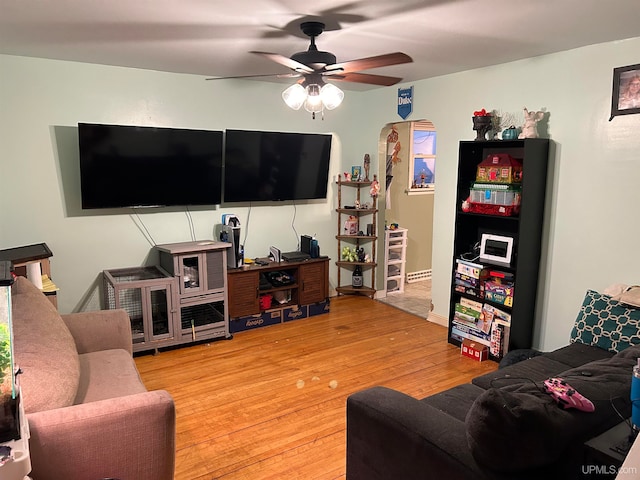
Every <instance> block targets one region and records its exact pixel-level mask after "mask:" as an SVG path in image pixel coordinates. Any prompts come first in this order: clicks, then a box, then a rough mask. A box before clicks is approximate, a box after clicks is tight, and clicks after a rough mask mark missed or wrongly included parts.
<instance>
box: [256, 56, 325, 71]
mask: <svg viewBox="0 0 640 480" xmlns="http://www.w3.org/2000/svg"><path fill="white" fill-rule="evenodd" d="M249 53H255V54H256V55H260V56H262V57H265V58H268V59H269V60H271V61H272V62H276V63H279V64H280V65H284V66H285V67H287V68H290V69H291V70H294V71H296V72H300V73H313V69H312V68H309V67H307V66H306V65H305V64H304V63H300V62H297V61H295V60H292V59H290V58H288V57H285V56H284V55H280V54H278V53H269V52H256V51H253V52H249Z"/></svg>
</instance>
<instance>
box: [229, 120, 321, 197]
mask: <svg viewBox="0 0 640 480" xmlns="http://www.w3.org/2000/svg"><path fill="white" fill-rule="evenodd" d="M330 160H331V135H330V134H318V133H285V132H261V131H254V130H226V132H225V160H224V201H225V202H253V201H283V200H313V199H322V198H326V197H327V183H328V180H329V162H330Z"/></svg>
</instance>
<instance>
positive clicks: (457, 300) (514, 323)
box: [449, 138, 550, 357]
mask: <svg viewBox="0 0 640 480" xmlns="http://www.w3.org/2000/svg"><path fill="white" fill-rule="evenodd" d="M549 144H550V141H549V140H548V139H539V138H535V139H534V138H532V139H523V140H490V141H464V142H460V150H459V159H458V180H457V199H456V211H455V233H454V245H453V254H454V256H453V263H452V264H453V269H452V282H451V283H452V285H451V304H450V310H449V311H450V314H449V342H450V343H453V344H456V345H460V343H461V341H462V340H463V339H464V338H469V337H480V338H481V339H482V340H483V341H484V343H485V344H488V345H489V346H490V347H491V342H492V341H493V334H494V333H495V331H494V330H493V327H494V326H495V325H497V323H496V322H495V321H494V322H493V324H492V325H486V324H483V325H482V326H483V328H484V332H483V334H480V333H479V331H480V330H481V329H480V328H479V327H478V325H476V327H477V328H475V329H474V322H473V319H472V318H471V319H469V318H467V317H461V316H460V313H461V311H463V310H464V308H462V306H464V305H463V304H466V305H471V306H473V305H477V304H481V305H483V306H484V305H487V306H488V307H493V308H497V309H498V310H500V311H502V312H505V313H506V314H507V315H509V316H510V325H509V326H508V327H507V326H506V325H504V324H503V325H502V326H503V327H506V328H505V330H504V336H502V341H503V343H504V344H503V345H502V347H501V348H500V353H499V354H497V355H496V354H494V355H493V356H494V357H500V356H502V355H503V354H504V353H506V352H507V351H508V350H512V349H517V348H531V346H532V341H533V330H534V320H535V307H536V296H537V291H538V276H539V268H540V265H539V264H540V255H541V245H542V231H543V230H544V225H543V220H544V208H545V191H546V180H547V165H548V163H549ZM496 154H500V155H505V154H508V155H510V156H511V157H512V158H515V159H517V160H519V161H520V162H521V163H522V182H521V188H520V192H519V195H520V205H519V211H515V210H514V212H513V214H511V215H498V214H489V213H472V211H464V210H463V208H462V206H463V204H465V201H467V200H468V198H469V196H470V188H471V186H472V184H474V183H475V182H476V173H477V167H478V165H479V164H480V163H481V162H482V161H483V160H485V159H487V158H488V157H489V156H495V155H496ZM485 193H486V198H487V199H490V198H492V197H491V195H493V193H492V191H490V190H489V189H487V191H486V192H485ZM496 203H498V202H496ZM466 207H467V204H465V210H468V208H466ZM483 234H485V235H487V234H489V235H497V236H500V237H503V238H510V239H512V240H513V245H512V253H511V258H510V261H509V262H508V263H506V264H505V263H495V262H494V261H490V260H486V259H485V260H483V259H481V258H479V245H480V243H481V240H482V236H483ZM485 238H486V237H485ZM458 259H466V260H467V261H471V262H472V263H475V264H478V265H479V266H480V268H482V269H483V270H482V271H483V272H485V273H486V271H494V272H496V273H502V274H504V275H505V278H509V282H508V283H509V284H511V287H510V288H512V291H511V293H512V295H511V298H507V299H506V300H504V301H503V299H500V300H499V301H496V298H499V297H500V295H495V294H493V292H490V291H489V287H488V286H487V287H486V288H485V287H484V285H485V283H486V282H483V281H482V280H480V281H478V282H475V281H474V280H473V279H469V278H465V277H461V276H460V275H462V273H461V272H460V271H459V267H458V265H459V262H458ZM456 273H458V274H459V275H458V277H457V278H456ZM464 282H467V283H468V285H467V286H465V285H464ZM474 283H477V287H476V288H474V287H473V284H474ZM505 285H506V284H505ZM492 288H493V286H492ZM487 292H489V293H491V297H490V298H489V293H487ZM465 299H466V300H465ZM473 302H476V303H473ZM471 313H473V312H471ZM456 315H457V318H458V319H460V318H467V320H471V321H468V322H464V321H457V320H456ZM471 316H473V315H471ZM478 323H479V322H478ZM489 328H491V336H490V337H489V339H487V335H489V333H488V332H489ZM499 330H500V329H498V332H499ZM498 337H500V336H498ZM507 337H508V340H506V339H507ZM473 339H477V338H473Z"/></svg>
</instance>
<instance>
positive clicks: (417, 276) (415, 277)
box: [406, 269, 431, 283]
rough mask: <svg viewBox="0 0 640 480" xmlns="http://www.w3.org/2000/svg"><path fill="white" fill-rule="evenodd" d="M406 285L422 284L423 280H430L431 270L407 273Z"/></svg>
mask: <svg viewBox="0 0 640 480" xmlns="http://www.w3.org/2000/svg"><path fill="white" fill-rule="evenodd" d="M406 277H407V278H406V280H407V283H413V282H422V281H423V280H429V279H430V278H431V269H429V270H418V271H417V272H409V273H407V275H406Z"/></svg>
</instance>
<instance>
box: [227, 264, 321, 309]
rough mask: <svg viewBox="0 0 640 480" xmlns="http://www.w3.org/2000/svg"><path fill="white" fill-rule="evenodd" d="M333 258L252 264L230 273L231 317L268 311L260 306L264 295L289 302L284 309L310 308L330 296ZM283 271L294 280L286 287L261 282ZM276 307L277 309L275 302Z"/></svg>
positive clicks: (284, 304)
mask: <svg viewBox="0 0 640 480" xmlns="http://www.w3.org/2000/svg"><path fill="white" fill-rule="evenodd" d="M328 263H329V259H328V258H326V257H324V258H322V257H321V258H312V259H308V260H304V261H300V262H271V263H269V264H268V265H255V264H254V265H251V266H245V267H244V268H238V269H232V270H229V271H228V272H227V279H228V285H229V316H230V317H231V318H237V317H243V316H248V315H255V314H259V313H260V312H261V311H264V310H267V309H265V308H262V306H261V305H260V297H261V296H262V295H272V296H273V297H274V298H281V299H282V298H284V299H287V301H285V302H282V303H280V302H278V303H277V305H278V306H281V307H286V306H293V305H310V304H312V303H317V302H321V301H323V300H325V299H326V298H327V297H328V296H329V268H328V267H329V265H328ZM275 272H282V273H284V274H285V275H286V276H287V277H289V278H290V282H289V283H287V284H284V285H272V284H267V283H266V282H264V281H263V282H262V284H261V282H260V278H261V276H263V277H264V278H263V280H264V279H266V278H267V276H268V275H269V274H271V273H275ZM273 306H276V304H275V303H274V305H273Z"/></svg>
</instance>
